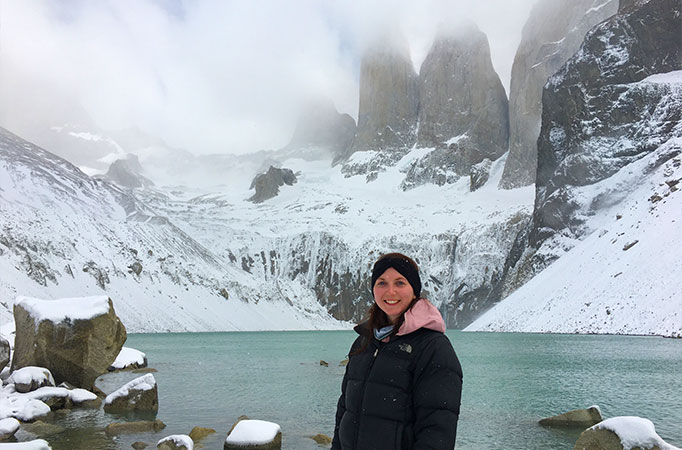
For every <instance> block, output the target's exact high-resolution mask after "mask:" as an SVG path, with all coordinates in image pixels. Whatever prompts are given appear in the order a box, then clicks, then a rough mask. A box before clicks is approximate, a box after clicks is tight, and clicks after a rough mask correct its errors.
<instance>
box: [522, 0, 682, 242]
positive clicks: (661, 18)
mask: <svg viewBox="0 0 682 450" xmlns="http://www.w3.org/2000/svg"><path fill="white" fill-rule="evenodd" d="M681 9H682V7H681V6H680V2H679V1H677V0H650V1H648V2H641V5H636V6H632V7H630V8H625V9H622V10H620V11H619V12H618V14H616V15H615V16H613V17H612V18H611V19H609V20H607V21H605V22H603V23H602V24H600V25H598V26H597V27H595V28H594V29H593V30H592V31H590V33H589V34H588V35H587V37H586V38H585V42H584V43H583V46H582V47H581V49H580V51H578V53H576V54H575V55H574V56H573V57H572V58H571V59H570V60H569V61H568V62H567V63H566V65H564V67H563V68H562V69H561V70H560V71H559V72H558V73H557V74H556V75H554V76H553V77H552V78H550V80H549V81H548V83H547V85H546V87H545V91H544V93H543V99H542V107H543V114H542V129H541V132H540V138H539V139H538V170H537V181H536V200H535V212H534V216H533V222H534V223H533V228H534V229H533V233H531V236H530V243H531V245H533V246H534V247H537V246H538V245H539V244H540V243H541V242H542V241H543V240H545V239H546V238H548V237H549V236H551V235H553V234H554V233H556V232H559V231H566V232H567V233H568V234H569V235H573V236H576V235H579V234H580V226H581V224H582V223H583V221H582V220H581V218H580V217H579V216H578V215H576V214H574V213H575V212H576V210H577V209H578V208H579V207H580V205H579V201H578V200H577V199H576V198H575V195H574V192H573V191H574V189H573V187H574V186H584V185H588V184H594V183H597V182H599V181H601V180H604V179H606V178H608V177H610V176H611V175H613V174H614V173H616V172H617V171H618V170H620V169H621V168H622V167H624V166H626V165H627V164H629V163H631V162H633V161H635V160H637V159H639V158H641V157H643V156H645V155H647V154H648V153H650V152H652V151H654V150H656V149H657V148H658V147H659V146H660V145H662V144H663V143H664V142H666V141H667V140H669V139H670V138H671V137H672V136H673V135H679V134H680V133H681V130H679V127H677V129H675V125H676V124H679V123H680V121H682V108H681V107H680V105H682V98H680V96H681V95H682V93H680V90H679V89H676V88H675V87H673V86H672V85H670V84H666V83H638V82H639V81H641V80H643V79H644V78H646V77H647V76H649V75H653V74H658V73H663V72H670V71H674V70H680V68H682V45H681V44H680V36H682V14H681V12H680V10H681ZM675 105H677V106H675ZM669 156H670V155H669ZM661 162H664V161H661Z"/></svg>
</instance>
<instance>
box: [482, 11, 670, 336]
mask: <svg viewBox="0 0 682 450" xmlns="http://www.w3.org/2000/svg"><path fill="white" fill-rule="evenodd" d="M680 36H682V4H680V2H679V1H675V0H648V1H647V0H639V1H636V2H621V5H620V8H619V11H618V13H617V14H616V15H615V16H613V17H611V18H610V19H608V20H606V21H604V22H602V23H601V24H599V25H597V26H596V27H595V28H593V29H592V30H591V31H590V32H589V33H588V34H587V36H586V38H585V41H584V43H583V45H582V46H581V48H580V50H579V51H578V52H577V53H576V54H575V55H574V56H573V57H572V58H571V59H569V60H568V62H567V63H566V64H565V65H564V66H563V67H562V68H561V70H560V71H559V72H557V73H556V74H555V75H553V76H552V77H551V78H550V80H549V81H548V83H547V84H546V85H545V89H544V92H543V116H542V129H541V133H540V138H539V139H538V171H537V182H536V197H535V207H534V212H533V222H532V225H531V226H530V227H529V228H528V229H526V230H524V232H523V233H521V234H520V235H519V237H518V238H517V240H516V243H515V245H514V250H513V251H512V252H511V253H510V257H509V259H508V260H507V263H506V264H505V274H504V278H505V281H504V282H503V286H504V292H503V296H505V294H508V293H509V292H512V291H514V289H516V288H518V287H519V286H522V285H523V286H522V287H521V288H520V289H519V290H518V291H517V292H514V293H513V294H512V295H511V296H509V297H508V298H507V299H506V300H503V301H502V303H500V304H499V305H497V306H496V307H495V308H494V309H493V310H491V311H490V312H488V313H487V314H485V315H484V316H483V317H481V318H479V319H478V320H477V321H476V323H475V324H473V325H472V326H471V327H470V329H498V330H518V331H548V330H553V331H578V332H606V333H609V332H611V333H643V334H680V329H682V316H679V315H678V313H677V311H682V297H680V295H679V292H682V289H681V288H682V285H681V284H680V277H679V276H678V275H677V274H678V273H679V269H680V260H679V253H680V245H679V240H678V236H680V231H682V228H681V227H680V211H682V204H681V203H680V202H681V197H682V196H681V195H680V194H679V190H680V186H679V184H680V181H682V171H680V165H681V164H682V160H681V158H682V45H680ZM550 264H551V265H550ZM548 266H549V267H548ZM543 269H544V271H543V272H541V271H542V270H543ZM538 273H539V274H538ZM531 279H532V280H531ZM528 280H531V281H530V282H529V283H528V284H525V285H524V283H525V282H526V281H528ZM597 307H598V310H596V309H595V308H597ZM512 316H513V317H512Z"/></svg>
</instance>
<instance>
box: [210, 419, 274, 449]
mask: <svg viewBox="0 0 682 450" xmlns="http://www.w3.org/2000/svg"><path fill="white" fill-rule="evenodd" d="M223 448H224V450H242V449H249V450H278V449H281V448H282V430H281V429H280V426H279V425H278V424H276V423H273V422H267V421H265V420H253V419H242V420H239V421H238V422H237V423H236V424H234V426H233V427H232V429H231V430H230V432H229V433H228V435H227V438H226V439H225V445H224V446H223Z"/></svg>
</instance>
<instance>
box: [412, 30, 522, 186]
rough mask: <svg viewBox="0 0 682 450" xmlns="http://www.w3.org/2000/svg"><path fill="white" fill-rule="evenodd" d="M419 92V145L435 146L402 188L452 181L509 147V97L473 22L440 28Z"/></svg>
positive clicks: (414, 166)
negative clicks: (453, 27) (450, 27)
mask: <svg viewBox="0 0 682 450" xmlns="http://www.w3.org/2000/svg"><path fill="white" fill-rule="evenodd" d="M419 95H420V97H419V98H420V103H419V133H418V139H417V147H430V148H434V150H433V151H432V152H430V153H428V154H427V155H425V156H424V157H422V158H420V159H419V160H417V161H415V162H414V163H413V164H412V165H411V167H410V168H409V169H408V172H407V176H406V178H405V181H404V182H403V188H405V189H407V188H411V187H414V186H417V185H420V184H424V183H435V184H438V185H442V184H443V183H447V182H452V181H453V180H455V179H456V178H457V177H459V176H462V175H470V172H471V170H472V167H473V166H474V165H476V164H479V163H481V162H482V161H484V160H488V161H491V160H496V159H497V158H499V157H500V156H501V155H502V154H504V152H506V151H507V141H508V137H509V120H508V105H507V96H506V94H505V91H504V87H503V86H502V83H501V82H500V79H499V77H498V76H497V73H496V72H495V70H494V68H493V65H492V61H491V59H490V47H489V45H488V39H487V37H486V35H485V34H484V33H483V32H481V31H480V30H479V29H478V27H476V26H475V25H474V24H472V23H469V24H466V25H464V26H459V27H458V28H457V29H456V30H455V29H441V30H440V31H439V33H438V35H437V37H436V40H435V41H434V43H433V45H432V47H431V50H430V51H429V53H428V55H427V57H426V59H425V60H424V62H423V63H422V66H421V69H420V71H419Z"/></svg>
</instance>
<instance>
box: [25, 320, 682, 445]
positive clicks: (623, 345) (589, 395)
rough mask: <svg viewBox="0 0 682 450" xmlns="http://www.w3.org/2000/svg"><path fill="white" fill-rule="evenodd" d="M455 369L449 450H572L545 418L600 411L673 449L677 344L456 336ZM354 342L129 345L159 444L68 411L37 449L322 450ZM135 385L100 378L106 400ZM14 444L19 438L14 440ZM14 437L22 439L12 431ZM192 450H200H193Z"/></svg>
mask: <svg viewBox="0 0 682 450" xmlns="http://www.w3.org/2000/svg"><path fill="white" fill-rule="evenodd" d="M447 334H448V336H449V337H450V340H451V341H452V343H453V346H454V347H455V350H456V351H457V354H458V356H459V358H460V361H461V363H462V367H463V370H464V390H463V394H462V412H461V415H460V420H459V426H458V431H457V447H456V448H457V449H469V450H480V449H572V448H573V444H574V443H575V440H576V439H577V437H578V434H579V433H580V430H578V431H561V430H554V429H546V428H543V427H540V426H539V425H538V424H537V421H538V420H539V419H541V418H543V417H547V416H551V415H555V414H559V413H562V412H566V411H569V410H572V409H577V408H586V407H589V406H591V405H595V404H596V405H598V406H599V407H600V408H601V410H602V413H603V415H604V417H605V418H609V417H615V416H640V417H645V418H647V419H649V420H651V421H652V422H653V423H654V424H655V426H656V431H657V433H658V434H659V435H660V436H661V437H662V438H663V439H664V440H666V441H667V442H668V443H670V444H673V445H676V446H678V447H682V340H681V339H664V338H658V337H634V336H600V335H553V334H521V333H519V334H515V333H463V332H460V331H448V333H447ZM354 337H355V333H354V332H352V331H303V332H241V333H183V334H138V335H130V336H128V341H127V342H126V346H127V347H133V348H136V349H138V350H141V351H143V352H145V353H146V354H147V358H148V360H149V366H150V367H153V368H155V369H158V372H157V373H155V374H154V376H155V377H156V380H157V383H158V387H159V413H158V415H157V418H159V419H161V420H162V421H163V422H164V423H166V425H167V428H166V429H164V430H162V431H161V432H158V433H146V434H136V435H122V436H120V437H118V438H115V439H112V438H109V437H106V436H105V435H104V433H103V432H102V427H104V426H105V425H106V424H108V423H110V422H112V421H120V420H121V418H120V417H115V416H111V415H108V414H105V413H103V412H102V411H101V410H100V411H87V410H84V411H74V412H72V413H70V414H69V415H67V416H65V417H62V418H59V419H57V423H58V424H59V425H61V426H63V427H66V431H64V432H62V433H59V434H55V435H53V436H48V437H47V438H46V439H47V440H48V442H50V444H51V445H52V448H53V449H55V450H57V449H69V450H72V449H77V448H83V449H88V448H101V449H130V448H132V447H131V444H132V443H133V442H135V441H142V442H145V443H147V444H149V445H150V448H156V442H157V441H158V440H159V439H161V438H163V437H165V436H168V435H170V434H188V433H189V431H190V430H191V429H192V427H194V426H197V425H198V426H202V427H209V428H214V429H215V430H216V431H217V433H215V434H213V435H211V436H209V437H208V438H206V439H205V440H204V441H202V442H201V444H202V445H203V448H206V449H222V444H223V441H224V439H225V436H226V434H227V431H228V430H229V429H230V427H231V426H232V424H233V423H234V422H235V421H236V420H237V418H238V417H239V416H240V415H247V416H249V417H250V418H253V419H262V420H268V421H272V422H276V423H278V424H279V425H280V426H281V428H282V433H283V448H284V449H289V450H308V449H310V450H313V449H322V448H327V447H325V446H320V445H318V444H316V443H315V442H314V441H313V440H311V439H310V436H312V435H315V434H318V433H323V434H327V435H330V436H331V435H332V433H333V428H334V413H335V409H336V402H337V400H338V396H339V393H340V385H341V378H342V377H343V373H344V367H340V366H339V362H340V361H341V360H343V359H344V358H345V357H346V353H347V352H348V348H349V346H350V344H351V343H352V341H353V339H354ZM320 360H324V361H327V362H328V363H329V367H323V366H321V365H320V364H319V361H320ZM137 376H140V375H134V374H131V373H126V372H123V373H116V374H108V375H105V376H104V377H102V379H100V380H99V381H98V386H100V387H101V388H102V389H103V390H105V392H110V391H112V390H114V389H116V388H118V387H119V386H120V385H122V384H123V383H125V382H127V381H129V380H130V379H132V378H134V377H137ZM22 433H23V434H22ZM17 437H18V438H19V439H20V440H26V439H27V438H29V437H30V435H29V434H27V433H25V432H20V433H19V434H18V435H17ZM197 448H201V447H199V446H197Z"/></svg>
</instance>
